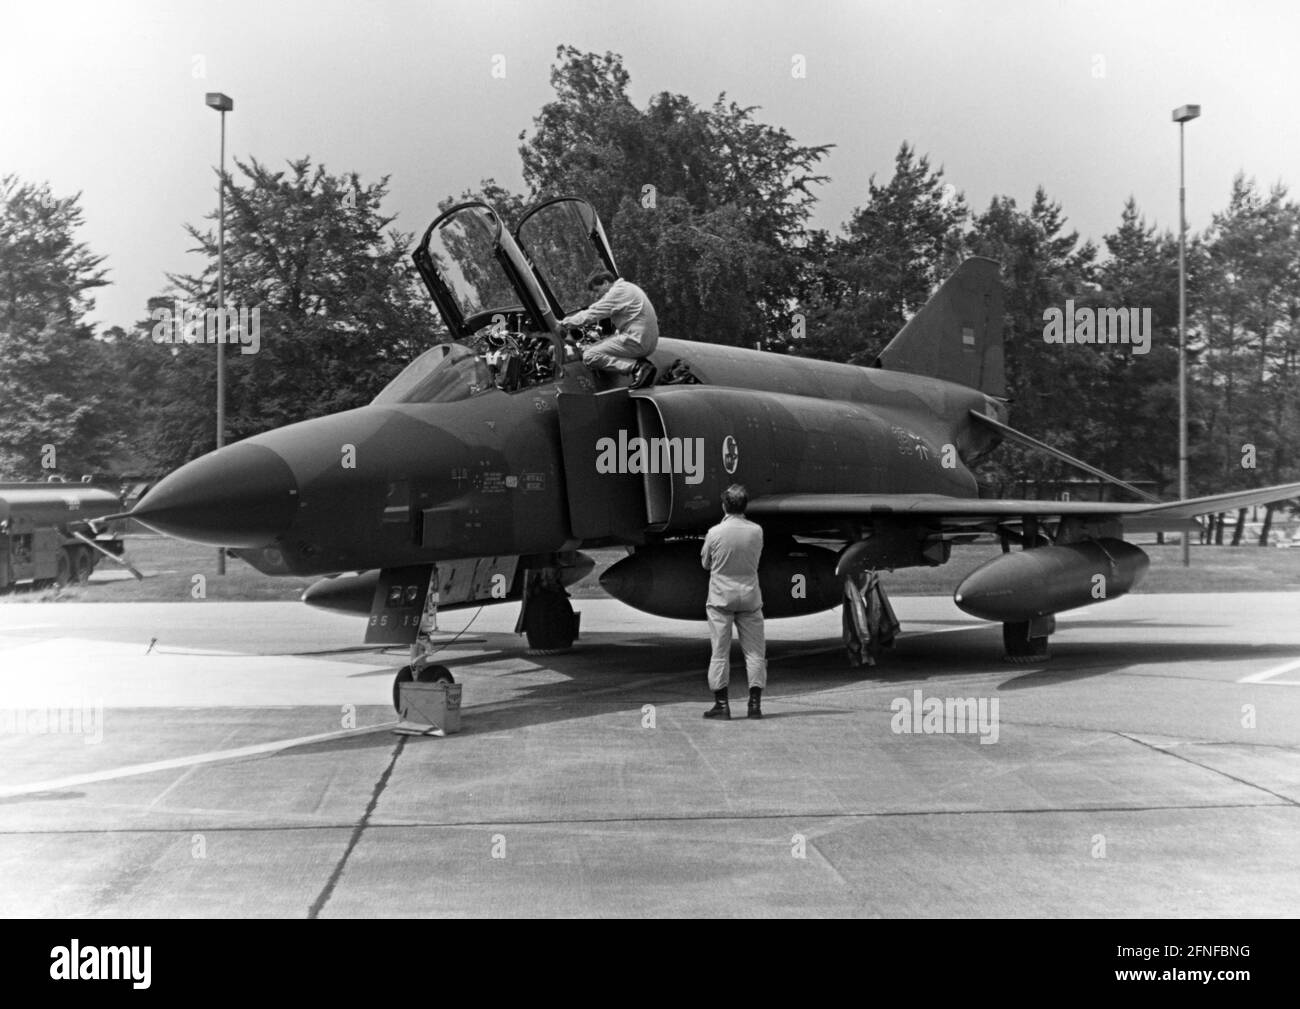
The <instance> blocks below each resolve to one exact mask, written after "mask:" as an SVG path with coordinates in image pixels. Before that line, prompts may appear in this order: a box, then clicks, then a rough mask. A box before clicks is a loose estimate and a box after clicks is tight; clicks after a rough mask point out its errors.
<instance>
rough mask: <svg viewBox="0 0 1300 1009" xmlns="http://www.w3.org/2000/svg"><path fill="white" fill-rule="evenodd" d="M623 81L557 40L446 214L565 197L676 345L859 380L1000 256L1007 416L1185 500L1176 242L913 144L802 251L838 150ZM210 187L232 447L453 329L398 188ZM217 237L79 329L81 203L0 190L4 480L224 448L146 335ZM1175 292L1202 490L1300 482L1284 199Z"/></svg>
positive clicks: (1000, 460)
mask: <svg viewBox="0 0 1300 1009" xmlns="http://www.w3.org/2000/svg"><path fill="white" fill-rule="evenodd" d="M629 80H630V78H629V74H628V72H627V71H626V69H625V68H624V67H623V64H622V60H621V58H620V57H619V56H617V55H615V54H612V53H605V54H603V55H599V54H595V53H583V52H580V51H579V50H577V49H574V48H572V47H561V48H560V49H559V50H558V52H557V60H556V63H555V65H554V66H553V67H552V71H551V84H552V88H553V90H554V95H553V97H552V99H551V100H550V101H549V102H547V103H546V104H545V105H544V106H543V107H542V109H541V110H540V111H539V113H538V115H537V116H536V118H535V119H534V121H533V124H532V128H531V130H525V131H523V132H521V134H520V137H519V139H520V147H519V154H520V158H521V162H522V169H523V178H524V182H525V186H526V191H525V192H520V193H515V192H511V191H510V190H508V189H507V188H506V187H503V186H501V185H499V184H498V183H497V182H496V181H495V180H493V179H486V180H483V182H482V183H481V184H480V186H479V187H478V188H477V189H475V190H472V191H470V192H467V193H465V194H462V196H461V197H459V199H463V198H484V199H486V200H488V201H489V202H490V203H492V204H493V205H494V206H496V207H497V208H498V209H499V210H500V211H501V212H502V214H503V216H504V217H505V218H506V220H507V221H509V222H513V220H515V219H516V218H517V216H518V214H519V212H520V211H521V210H522V209H523V207H525V206H526V205H527V204H529V203H531V202H533V201H534V200H536V199H539V198H542V197H545V196H549V195H558V194H575V195H581V196H583V197H585V198H587V199H588V200H590V201H591V202H592V203H593V204H594V205H595V207H596V209H597V210H598V212H599V213H600V216H601V218H602V220H603V221H604V222H605V226H606V230H607V232H608V233H609V236H610V239H611V242H612V244H613V246H614V250H615V254H616V256H617V258H618V263H619V267H620V271H621V272H622V273H623V274H624V275H626V276H628V277H630V278H632V279H634V280H635V281H636V282H637V283H638V284H640V285H641V286H642V287H644V288H645V289H646V290H647V291H648V292H649V293H650V295H651V297H652V299H653V300H654V302H655V306H656V309H657V310H658V313H659V318H660V325H661V332H663V333H664V334H667V335H671V336H675V337H680V338H687V339H698V340H705V341H709V342H714V343H722V344H731V345H739V346H759V347H763V348H765V349H769V350H776V351H780V352H784V353H789V354H795V355H804V356H810V357H817V358H822V359H826V360H834V361H846V362H850V363H856V364H869V363H870V362H871V361H872V360H874V358H875V356H876V355H877V354H878V353H879V351H880V350H881V349H882V348H883V347H884V345H885V344H886V343H887V342H888V341H889V339H890V338H892V336H893V335H894V334H895V333H896V332H897V331H898V330H899V329H900V328H902V326H903V325H904V323H905V322H906V321H907V319H908V318H909V317H910V316H911V314H912V313H914V312H915V311H916V310H917V309H918V308H919V307H920V306H921V305H923V304H924V303H925V301H926V300H927V299H928V298H929V296H930V294H931V293H932V292H933V290H934V288H935V287H936V285H938V284H939V283H941V282H942V281H943V279H944V278H946V277H947V276H948V275H949V274H950V273H951V272H952V271H953V269H955V267H956V266H957V264H959V263H960V262H961V261H962V260H963V259H964V258H966V257H968V256H971V255H981V256H988V257H990V258H993V259H996V260H998V261H999V262H1000V263H1001V264H1002V282H1003V285H1004V303H1005V320H1004V335H1005V339H1006V361H1007V372H1008V385H1009V388H1010V390H1011V392H1012V396H1013V397H1014V399H1013V402H1012V406H1011V418H1010V422H1011V423H1012V425H1013V426H1015V427H1018V428H1020V429H1022V430H1025V431H1028V432H1030V433H1032V434H1034V435H1035V436H1036V437H1039V438H1041V439H1043V440H1045V441H1048V442H1049V443H1051V444H1053V445H1056V446H1058V447H1060V448H1062V449H1064V450H1065V451H1066V452H1069V453H1071V454H1072V455H1076V456H1079V457H1081V458H1084V459H1087V460H1088V461H1090V462H1093V463H1095V464H1096V465H1098V466H1100V467H1102V468H1103V469H1106V470H1108V471H1110V472H1112V473H1115V474H1117V475H1119V476H1121V477H1124V478H1126V479H1129V480H1136V481H1145V482H1147V483H1149V484H1150V485H1152V486H1153V487H1154V488H1155V489H1156V491H1157V492H1158V493H1160V494H1162V495H1170V494H1172V493H1173V492H1175V491H1176V490H1177V486H1176V480H1177V438H1178V435H1177V426H1176V418H1177V412H1178V398H1177V397H1178V389H1177V356H1178V355H1177V332H1178V282H1177V268H1178V243H1177V236H1176V235H1174V234H1173V233H1171V232H1170V231H1169V230H1167V229H1166V230H1163V231H1161V230H1158V229H1157V228H1156V227H1155V226H1154V225H1151V224H1149V223H1148V222H1147V221H1146V220H1145V218H1144V217H1143V215H1142V213H1141V211H1140V209H1139V208H1138V207H1137V205H1136V204H1135V202H1134V201H1133V199H1132V198H1130V199H1129V200H1128V201H1127V202H1126V203H1125V204H1124V205H1123V207H1122V210H1121V212H1120V215H1119V221H1118V223H1117V225H1116V227H1115V229H1114V230H1113V231H1112V232H1110V233H1108V234H1106V235H1104V236H1102V239H1101V245H1100V246H1098V245H1097V244H1095V243H1094V242H1093V241H1091V240H1088V239H1083V238H1081V237H1080V236H1079V234H1078V233H1077V231H1075V230H1073V229H1071V228H1070V227H1069V223H1068V218H1067V217H1066V215H1065V212H1064V210H1063V208H1062V207H1061V205H1060V204H1059V203H1058V202H1057V201H1055V200H1053V199H1052V198H1051V197H1050V195H1049V194H1048V192H1047V190H1046V189H1045V188H1042V187H1040V188H1039V189H1038V190H1037V192H1035V194H1034V196H1033V198H1032V200H1030V201H1029V202H1028V204H1027V205H1024V206H1021V205H1019V204H1017V202H1016V200H1015V199H1013V198H1012V197H1009V196H995V197H994V198H993V199H992V200H991V201H990V202H989V204H988V206H987V207H985V208H984V209H983V210H975V209H973V208H971V207H970V206H969V205H968V204H967V202H966V200H965V197H964V195H963V194H962V192H961V191H960V190H959V189H958V188H957V186H956V185H954V184H953V183H952V182H950V181H949V180H947V179H946V178H945V175H944V171H943V169H942V167H935V166H934V165H933V164H932V163H931V161H930V158H929V157H928V156H927V155H925V154H921V153H919V152H917V151H916V150H915V149H914V148H913V147H912V146H911V145H909V144H907V143H903V144H902V145H901V146H900V148H899V149H898V152H897V154H896V156H895V159H894V165H893V173H892V175H891V176H890V178H889V179H888V180H884V181H877V179H876V178H875V177H874V176H872V177H871V178H870V179H869V180H868V181H867V185H866V191H865V193H864V194H863V196H864V199H863V202H862V204H861V205H860V206H859V207H857V208H856V209H855V210H854V211H853V213H852V214H851V215H850V217H849V220H848V221H847V222H845V223H844V224H843V225H842V226H841V227H840V228H839V229H838V230H837V231H835V232H829V231H825V230H820V229H816V228H813V227H811V226H810V218H811V215H812V211H813V207H814V204H815V201H816V196H817V189H818V187H819V186H821V185H822V184H824V183H825V182H827V181H828V179H827V176H826V175H825V174H824V173H823V172H822V170H821V165H822V163H823V161H824V159H825V157H826V155H827V153H828V152H829V150H830V149H831V146H832V145H830V144H819V145H804V144H801V143H799V142H797V141H796V140H795V139H794V138H793V137H791V136H790V135H789V133H788V132H787V131H785V130H784V129H781V128H778V127H774V126H771V125H769V124H765V123H763V122H762V121H761V120H760V118H759V117H758V110H757V109H755V108H753V107H748V106H743V105H739V104H737V103H736V102H734V101H730V100H728V98H727V97H726V96H725V95H723V96H719V98H718V99H717V100H716V101H714V102H713V103H712V104H711V105H700V104H697V103H696V102H694V101H693V100H691V99H690V98H689V97H687V96H685V95H675V94H670V93H668V92H662V93H660V94H657V95H655V96H654V97H652V98H651V99H650V100H649V101H648V102H647V103H646V104H645V106H644V107H638V106H637V105H636V104H635V103H634V102H633V101H632V100H631V98H630V97H629V95H628V86H629ZM223 185H224V186H225V190H226V205H227V216H226V299H227V303H228V304H231V305H237V306H245V307H253V306H256V307H257V308H258V312H259V322H260V329H261V333H262V337H261V340H260V345H259V347H258V348H257V353H240V352H239V350H240V348H239V347H237V346H231V347H228V348H227V354H226V361H227V369H228V387H227V388H228V406H227V425H228V430H227V438H228V439H229V440H237V439H239V438H244V437H247V436H250V435H253V434H256V433H258V432H260V431H264V430H268V429H270V428H273V427H278V426H281V425H283V424H287V423H292V422H294V421H298V420H304V419H307V418H310V417H315V416H319V415H322V414H325V413H330V412H334V411H337V410H342V409H347V408H349V407H354V406H359V405H362V404H364V403H366V402H368V401H369V400H370V399H371V398H372V397H373V396H374V395H375V393H376V392H378V390H379V389H380V388H382V387H383V385H384V384H385V383H386V382H388V381H389V380H391V379H392V378H393V377H394V376H395V375H396V374H397V372H398V371H399V370H400V369H401V368H402V367H404V366H405V364H406V363H408V362H409V361H410V360H411V359H412V358H413V357H414V356H415V355H416V354H418V353H419V352H420V351H422V350H424V349H426V348H427V347H429V346H432V345H433V344H434V343H436V342H438V341H440V340H442V339H445V338H446V333H445V331H444V330H443V328H442V325H441V323H440V321H439V320H438V318H437V316H436V313H435V312H434V310H433V308H432V306H431V305H430V303H429V301H428V298H427V295H426V294H425V292H424V291H423V289H422V287H421V286H420V284H419V281H418V278H417V277H416V275H415V272H414V270H413V268H412V267H411V265H410V259H409V252H410V249H411V248H412V246H413V244H414V237H413V236H412V235H410V234H406V233H402V232H400V231H398V230H396V229H394V228H393V227H392V225H393V218H392V217H390V216H387V215H386V214H385V213H384V211H383V204H384V201H385V199H386V197H387V195H388V177H387V176H385V177H383V178H380V179H378V180H375V181H369V182H367V181H363V180H362V179H360V178H359V177H358V176H357V175H355V174H349V173H344V174H341V175H334V174H331V173H330V172H329V171H328V170H327V169H326V168H325V167H324V166H322V165H318V164H313V162H312V160H311V159H310V158H309V157H303V158H301V159H299V160H297V161H294V162H291V163H290V164H288V165H286V166H285V167H283V168H281V169H278V170H277V169H273V168H272V167H269V166H267V165H264V164H262V163H260V162H259V161H257V160H256V159H255V158H251V157H250V158H248V159H247V160H241V159H238V158H237V159H235V168H234V170H233V171H232V172H230V173H228V174H227V176H226V177H225V179H224V180H223ZM452 202H454V198H448V199H447V200H445V201H444V202H443V206H448V205H450V204H451V203H452ZM215 217H216V214H215V212H213V213H212V214H211V215H210V216H209V218H208V219H206V220H205V221H204V222H202V223H201V224H199V225H188V226H187V227H186V230H187V232H188V234H189V235H190V236H191V238H193V240H194V243H195V245H194V249H193V251H195V252H197V253H198V261H199V262H200V263H201V264H202V267H201V269H200V270H199V271H198V272H197V273H189V274H183V273H177V274H169V275H168V276H167V277H165V278H160V283H159V290H158V293H157V296H156V297H155V298H152V299H150V301H149V303H148V304H147V305H145V306H141V313H140V317H139V318H138V319H136V320H133V321H131V322H129V323H127V324H126V325H121V326H113V327H111V328H108V329H106V330H104V331H102V332H100V333H95V332H94V327H92V326H91V325H89V324H88V322H87V314H88V312H89V311H90V310H91V308H92V307H93V300H92V299H93V292H94V290H95V289H96V288H97V287H100V286H102V285H103V284H105V283H106V278H105V275H104V271H103V269H102V268H101V264H102V262H103V257H102V256H97V255H95V254H93V253H92V252H91V250H89V249H87V248H86V247H85V245H84V244H82V243H80V242H78V241H77V239H76V232H77V229H78V228H79V227H80V225H81V224H82V220H83V218H82V210H81V208H80V206H79V200H78V197H77V196H70V197H56V196H55V195H54V194H52V193H51V192H50V190H49V188H48V186H42V185H37V184H34V183H29V182H24V181H22V180H20V179H18V178H16V177H14V176H6V177H4V178H3V179H0V475H3V476H4V477H5V478H9V479H14V478H35V479H40V478H43V477H45V476H46V475H48V474H49V473H50V472H51V467H50V465H49V454H48V451H47V450H48V447H49V446H50V445H53V446H55V447H56V449H57V452H58V456H57V469H56V471H57V472H60V473H64V474H69V475H72V474H80V473H83V472H91V471H98V472H106V473H123V472H140V473H160V472H165V471H167V470H169V469H171V468H173V467H175V466H177V465H180V464H181V463H183V462H186V461H188V460H189V459H192V458H194V457H195V456H197V455H200V454H202V453H203V452H205V451H208V450H209V449H210V448H211V447H212V446H213V444H214V443H215V420H214V417H213V411H212V409H210V408H208V407H209V404H210V403H211V402H212V400H213V397H214V394H215V393H214V385H215V378H214V367H213V356H214V351H213V348H212V347H211V345H206V349H201V348H200V347H198V346H187V345H184V344H183V343H174V342H159V340H158V336H159V325H160V322H159V320H160V319H162V320H168V319H171V321H170V322H164V323H163V325H171V326H174V327H175V326H180V325H181V320H180V319H179V318H175V316H176V315H177V313H178V312H179V311H181V310H183V306H185V305H203V306H211V305H214V304H215V303H216V287H217V283H216V281H217V277H216V272H217V270H216V264H217V237H216V221H215ZM1187 293H1188V341H1189V418H1190V445H1191V448H1190V472H1191V485H1190V488H1189V489H1190V492H1191V493H1192V494H1193V495H1197V494H1202V493H1211V492H1214V491H1218V490H1224V489H1228V488H1237V487H1246V486H1254V485H1265V484H1271V483H1280V482H1285V481H1288V480H1295V479H1300V459H1298V458H1297V447H1298V446H1297V438H1296V433H1297V431H1300V423H1297V421H1298V418H1297V411H1298V409H1300V374H1298V372H1297V365H1298V362H1297V349H1298V348H1300V206H1298V205H1297V203H1296V202H1295V201H1294V200H1292V199H1290V198H1289V196H1288V192H1287V189H1286V188H1285V187H1284V186H1283V185H1282V184H1281V183H1278V184H1277V185H1274V186H1273V187H1272V188H1270V189H1268V190H1267V191H1265V190H1262V189H1261V188H1260V187H1259V186H1258V185H1257V184H1256V183H1255V181H1254V180H1253V179H1250V178H1247V177H1246V176H1245V175H1239V176H1238V177H1237V179H1236V180H1235V181H1234V183H1233V187H1232V192H1231V193H1230V194H1229V198H1228V204H1227V206H1226V207H1224V209H1222V210H1221V211H1219V212H1218V213H1216V214H1215V215H1214V216H1213V218H1212V220H1211V223H1210V225H1209V226H1208V227H1207V228H1206V229H1205V230H1204V231H1203V232H1201V233H1199V234H1195V235H1192V236H1190V237H1189V242H1188V254H1187ZM1067 301H1069V302H1073V304H1074V305H1075V306H1076V307H1077V308H1086V307H1093V308H1106V307H1110V308H1116V307H1124V308H1129V307H1132V308H1142V309H1145V308H1149V309H1150V313H1151V316H1150V317H1151V322H1152V333H1151V343H1150V347H1149V352H1147V353H1133V348H1132V347H1097V346H1092V347H1088V346H1068V345H1066V346H1061V345H1058V344H1049V343H1046V342H1045V341H1044V339H1043V332H1044V319H1045V313H1046V312H1048V310H1050V309H1054V308H1055V309H1061V308H1063V307H1064V306H1065V305H1066V304H1067ZM1065 475H1067V474H1066V473H1064V472H1063V471H1062V470H1061V468H1060V466H1059V464H1057V463H1055V462H1054V461H1052V460H1050V459H1046V458H1043V457H1040V456H1037V455H1033V454H1029V453H1027V452H1025V451H1024V450H1022V449H1020V448H1018V447H1016V446H1012V445H1004V446H1003V448H1002V449H1001V450H1000V451H999V452H998V453H995V454H994V456H993V457H992V459H991V460H989V461H988V462H986V463H985V464H983V466H982V469H981V472H980V476H981V479H982V480H983V481H985V482H986V483H988V484H989V485H990V486H991V488H992V489H993V490H994V491H995V492H998V493H1010V492H1012V491H1013V489H1014V488H1016V487H1018V486H1020V485H1021V483H1022V482H1023V481H1026V480H1033V481H1051V480H1054V479H1058V478H1060V477H1062V476H1065ZM1270 517H1271V513H1270ZM1240 534H1241V523H1240V522H1238V526H1237V530H1236V535H1237V536H1240ZM1218 535H1219V536H1220V537H1222V535H1223V526H1222V525H1220V527H1219V530H1218Z"/></svg>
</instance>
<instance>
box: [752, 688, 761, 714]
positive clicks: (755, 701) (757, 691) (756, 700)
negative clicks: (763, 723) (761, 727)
mask: <svg viewBox="0 0 1300 1009" xmlns="http://www.w3.org/2000/svg"><path fill="white" fill-rule="evenodd" d="M762 703H763V688H762V687H750V688H749V717H750V718H762V717H763V708H762Z"/></svg>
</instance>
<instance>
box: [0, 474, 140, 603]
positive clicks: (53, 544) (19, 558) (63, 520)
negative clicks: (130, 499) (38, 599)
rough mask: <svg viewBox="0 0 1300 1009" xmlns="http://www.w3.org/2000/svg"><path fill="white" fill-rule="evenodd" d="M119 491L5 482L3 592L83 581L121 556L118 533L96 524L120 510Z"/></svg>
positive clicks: (0, 529) (0, 508)
mask: <svg viewBox="0 0 1300 1009" xmlns="http://www.w3.org/2000/svg"><path fill="white" fill-rule="evenodd" d="M121 509H122V502H121V499H120V498H119V497H118V495H117V494H116V492H114V491H111V490H108V489H106V488H104V487H96V486H94V485H92V484H88V483H55V482H51V483H3V482H0V592H4V591H9V590H10V589H12V588H13V587H14V586H15V585H18V584H22V583H30V584H31V587H32V588H37V589H41V588H47V587H49V586H51V585H67V584H69V583H71V582H84V581H86V579H88V578H89V577H90V574H91V572H92V571H94V570H95V565H96V564H97V563H98V562H99V560H100V559H101V558H102V557H103V556H105V555H109V556H112V557H114V558H117V557H120V556H121V555H122V540H121V538H120V536H119V533H118V532H117V531H114V530H110V529H102V530H101V531H96V530H95V528H93V527H92V524H91V523H92V522H95V521H96V520H98V519H102V518H104V517H105V516H106V515H111V514H112V513H114V512H117V511H121Z"/></svg>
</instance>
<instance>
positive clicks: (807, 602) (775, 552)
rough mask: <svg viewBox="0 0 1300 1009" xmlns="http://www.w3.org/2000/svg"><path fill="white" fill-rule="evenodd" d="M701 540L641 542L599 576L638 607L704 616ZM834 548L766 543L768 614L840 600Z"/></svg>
mask: <svg viewBox="0 0 1300 1009" xmlns="http://www.w3.org/2000/svg"><path fill="white" fill-rule="evenodd" d="M700 547H701V543H700V541H699V540H682V541H679V542H675V543H664V544H661V545H658V546H652V547H642V548H641V549H639V550H638V551H637V552H636V553H634V554H633V555H632V556H630V557H625V558H624V559H623V560H621V561H619V562H618V563H617V564H614V565H613V566H612V567H610V568H609V569H608V570H607V571H606V572H605V573H604V574H603V575H601V576H600V584H601V587H602V588H603V589H604V590H605V591H606V592H608V593H609V594H610V595H611V596H613V597H614V598H615V599H617V600H618V601H619V602H622V603H626V604H627V605H628V606H631V607H633V608H634V609H638V610H641V611H643V612H645V613H652V614H654V615H655V616H657V617H668V618H669V619H672V620H703V619H705V617H706V613H705V610H704V604H705V601H706V600H707V599H708V595H709V573H708V571H706V570H705V569H704V568H703V567H702V566H701V564H700ZM835 559H836V554H835V552H834V551H832V550H827V549H825V548H824V547H816V546H808V545H806V544H803V543H794V542H791V543H790V544H789V545H788V546H786V547H778V546H776V545H775V544H768V545H767V546H765V547H764V548H763V555H762V559H761V560H760V561H759V564H758V584H759V588H760V589H761V590H762V592H763V615H764V616H765V617H799V616H804V615H805V614H808V613H820V612H821V611H822V610H828V609H830V608H831V607H832V606H837V605H839V602H840V599H841V597H842V594H843V589H842V587H841V583H840V580H839V579H838V578H836V577H835Z"/></svg>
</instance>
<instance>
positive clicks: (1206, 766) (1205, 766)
mask: <svg viewBox="0 0 1300 1009" xmlns="http://www.w3.org/2000/svg"><path fill="white" fill-rule="evenodd" d="M1115 735H1117V736H1120V737H1122V738H1124V739H1127V740H1129V741H1130V742H1133V743H1137V744H1138V745H1139V746H1145V747H1146V748H1147V749H1149V750H1155V751H1156V752H1157V753H1164V754H1166V755H1168V756H1170V757H1173V758H1174V759H1175V760H1182V761H1184V762H1186V763H1188V764H1191V765H1192V766H1193V767H1199V768H1201V769H1202V770H1205V771H1209V772H1210V773H1211V774H1217V775H1220V776H1221V777H1224V778H1227V779H1228V780H1229V781H1235V782H1236V783H1237V784H1238V785H1245V786H1246V787H1247V788H1254V789H1258V790H1259V791H1261V792H1263V793H1264V794H1265V795H1271V796H1273V798H1275V799H1281V800H1282V801H1283V802H1285V803H1287V804H1289V805H1292V806H1295V807H1296V808H1300V801H1297V800H1296V799H1293V798H1291V796H1289V795H1283V794H1282V793H1281V792H1275V791H1273V790H1272V789H1271V788H1265V787H1264V786H1263V785H1257V784H1256V783H1255V782H1253V781H1247V780H1246V779H1245V778H1239V777H1237V776H1236V775H1235V774H1229V773H1228V772H1227V771H1224V770H1221V769H1219V768H1217V767H1211V766H1210V765H1209V764H1202V763H1201V762H1200V761H1199V760H1193V759H1192V758H1191V757H1184V756H1183V755H1182V754H1181V753H1174V752H1173V751H1172V750H1168V749H1165V748H1164V747H1162V746H1156V745H1155V744H1154V743H1148V742H1147V741H1146V740H1144V739H1138V738H1137V737H1136V736H1130V735H1129V734H1128V733H1127V732H1116V733H1115Z"/></svg>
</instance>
